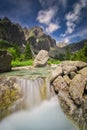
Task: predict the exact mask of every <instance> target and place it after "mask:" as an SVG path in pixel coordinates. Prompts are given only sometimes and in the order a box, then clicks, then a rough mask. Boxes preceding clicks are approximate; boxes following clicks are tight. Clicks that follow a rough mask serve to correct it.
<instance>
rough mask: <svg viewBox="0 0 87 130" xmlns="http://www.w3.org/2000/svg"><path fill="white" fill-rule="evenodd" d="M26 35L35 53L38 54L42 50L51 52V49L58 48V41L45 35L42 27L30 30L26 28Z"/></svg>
mask: <svg viewBox="0 0 87 130" xmlns="http://www.w3.org/2000/svg"><path fill="white" fill-rule="evenodd" d="M24 34H25V38H26V40H28V41H29V42H30V45H31V49H32V50H33V52H34V53H38V52H39V51H40V50H41V49H43V50H47V51H49V50H50V48H55V47H56V41H55V40H54V39H52V38H51V37H50V36H49V35H47V34H45V33H44V31H43V29H42V28H41V27H33V28H31V29H29V30H28V29H27V28H24Z"/></svg>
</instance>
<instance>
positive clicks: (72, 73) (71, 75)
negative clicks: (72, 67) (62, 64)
mask: <svg viewBox="0 0 87 130" xmlns="http://www.w3.org/2000/svg"><path fill="white" fill-rule="evenodd" d="M75 76H76V73H75V72H74V71H72V72H70V74H69V77H70V79H73V78H74V77H75Z"/></svg>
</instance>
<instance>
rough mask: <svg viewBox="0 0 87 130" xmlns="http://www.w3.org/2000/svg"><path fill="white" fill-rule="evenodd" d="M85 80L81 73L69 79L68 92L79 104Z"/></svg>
mask: <svg viewBox="0 0 87 130" xmlns="http://www.w3.org/2000/svg"><path fill="white" fill-rule="evenodd" d="M85 85H86V81H85V80H83V78H82V75H81V74H77V75H76V76H75V77H74V78H73V79H72V81H71V83H70V87H69V93H70V95H71V97H72V99H73V100H74V102H75V103H76V104H78V105H79V104H81V102H82V96H83V94H84V89H85Z"/></svg>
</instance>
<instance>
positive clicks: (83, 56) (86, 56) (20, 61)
mask: <svg viewBox="0 0 87 130" xmlns="http://www.w3.org/2000/svg"><path fill="white" fill-rule="evenodd" d="M0 49H6V50H7V51H8V52H9V53H11V55H12V57H13V60H12V67H17V66H28V65H30V66H31V65H33V56H32V52H31V48H30V43H29V42H27V43H26V45H25V49H24V50H23V51H21V47H20V46H18V45H17V44H11V43H9V42H8V41H6V40H2V39H1V40H0ZM62 60H80V61H84V62H87V43H85V46H84V47H83V48H82V49H80V50H79V51H77V52H75V53H73V54H71V52H70V50H69V49H66V54H65V55H60V57H57V58H56V59H49V60H48V64H49V65H50V64H59V63H60V62H61V61H62Z"/></svg>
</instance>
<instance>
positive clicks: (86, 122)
mask: <svg viewBox="0 0 87 130" xmlns="http://www.w3.org/2000/svg"><path fill="white" fill-rule="evenodd" d="M51 85H52V86H53V88H54V90H55V93H56V94H58V98H59V100H60V105H61V107H62V109H63V111H64V113H65V114H66V115H67V116H68V117H69V118H70V119H71V120H72V121H73V122H74V123H75V124H76V125H77V126H78V127H79V128H80V130H87V63H85V62H81V61H64V62H62V63H61V64H60V65H59V66H58V67H57V68H56V70H53V73H52V76H51Z"/></svg>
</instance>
